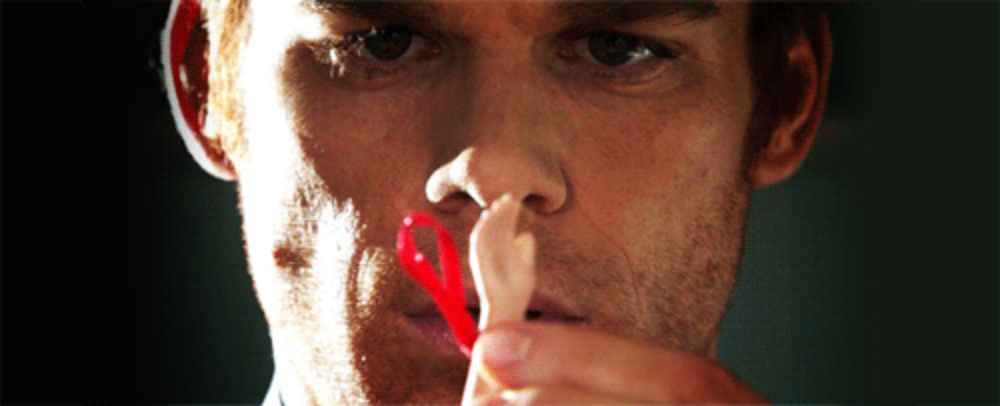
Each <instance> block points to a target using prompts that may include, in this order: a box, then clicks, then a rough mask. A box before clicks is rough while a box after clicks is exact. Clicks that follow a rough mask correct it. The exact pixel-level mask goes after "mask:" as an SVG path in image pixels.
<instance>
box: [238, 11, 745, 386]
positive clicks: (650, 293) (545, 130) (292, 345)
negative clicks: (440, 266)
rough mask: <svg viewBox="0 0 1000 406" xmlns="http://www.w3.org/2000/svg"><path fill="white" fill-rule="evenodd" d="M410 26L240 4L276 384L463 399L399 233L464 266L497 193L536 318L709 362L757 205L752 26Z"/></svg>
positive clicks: (563, 17)
mask: <svg viewBox="0 0 1000 406" xmlns="http://www.w3.org/2000/svg"><path fill="white" fill-rule="evenodd" d="M406 4H408V5H403V6H385V5H383V6H364V5H356V6H351V7H348V6H337V5H332V4H331V5H324V4H319V5H314V4H307V5H302V4H299V3H298V2H297V1H256V2H253V3H252V4H251V6H250V15H249V17H248V18H250V26H251V27H252V28H251V35H250V37H249V39H248V42H247V44H246V48H245V49H244V51H243V53H242V56H241V57H242V60H241V61H240V63H241V70H242V72H241V77H240V83H241V85H242V88H243V95H242V96H243V100H244V106H243V107H244V115H245V122H244V128H245V134H244V137H245V148H246V149H245V154H244V155H243V156H242V158H241V159H239V160H237V161H236V165H237V171H238V173H239V186H240V192H241V206H242V212H243V216H244V222H245V233H246V239H247V251H248V256H249V260H250V264H251V269H252V274H253V279H254V282H255V285H256V289H257V291H258V296H259V299H260V302H261V304H262V307H263V309H264V312H265V314H266V316H267V319H268V323H269V324H270V328H271V335H272V340H273V345H274V347H275V352H276V363H277V368H278V371H279V377H282V376H283V377H285V378H281V379H297V380H300V381H301V383H303V384H304V385H306V386H308V387H309V388H310V389H309V390H310V391H312V393H311V395H312V396H316V397H317V398H321V399H344V400H351V399H356V397H358V396H364V397H368V398H369V399H375V400H380V401H388V402H401V401H419V400H421V399H422V400H434V401H447V400H448V399H452V400H457V399H458V398H459V397H460V396H461V388H462V384H463V382H464V378H465V371H466V368H467V365H468V361H467V359H466V358H465V357H464V356H463V355H462V354H461V353H460V352H459V351H458V349H457V347H456V346H455V345H454V344H453V343H450V342H448V341H447V339H445V338H444V337H446V336H447V330H446V329H445V327H444V324H443V322H441V321H440V319H437V318H436V317H435V316H434V314H433V312H432V311H430V310H429V309H431V307H430V303H431V302H430V298H429V297H428V296H427V294H426V293H424V292H423V291H421V290H420V289H419V288H418V287H417V286H416V285H415V284H414V283H412V282H411V281H410V280H408V279H407V277H406V276H405V275H404V273H403V272H402V271H401V269H400V267H399V265H398V264H397V262H396V260H395V250H394V246H395V233H396V231H397V229H398V227H399V224H400V221H401V219H402V218H403V216H404V215H405V214H407V213H408V212H411V211H414V210H419V211H426V212H429V213H431V214H432V215H434V216H435V217H436V218H437V219H439V220H440V221H441V222H442V223H443V224H445V225H446V226H447V227H448V228H449V229H450V230H451V232H452V233H453V235H454V236H455V239H456V240H457V242H458V244H459V248H460V251H461V253H462V255H463V256H467V249H466V248H467V246H468V235H469V232H470V230H471V228H472V226H473V224H474V223H475V221H476V220H477V219H478V217H479V214H480V212H481V210H482V209H483V208H484V207H485V206H486V205H488V204H489V203H490V202H491V201H493V200H494V199H496V198H498V197H499V196H500V195H502V194H503V193H506V192H509V193H512V194H514V195H515V197H516V198H518V199H521V200H523V201H524V203H525V205H526V209H525V210H524V211H523V212H524V214H523V217H522V218H521V222H520V224H521V228H522V229H524V230H530V231H531V232H532V233H533V234H534V235H535V238H536V239H537V241H538V250H537V252H538V258H537V264H538V267H537V271H536V273H537V281H538V283H537V287H536V292H534V294H535V298H536V299H537V301H536V302H534V304H533V305H532V306H533V310H532V311H530V313H532V314H531V315H530V316H531V317H539V318H541V319H543V320H546V321H551V322H572V323H583V324H586V325H589V326H592V327H594V328H597V329H601V330H605V331H608V332H612V333H614V334H617V335H621V336H624V337H627V338H631V339H636V340H644V341H649V342H654V343H657V344H660V345H662V346H665V347H668V348H673V349H680V350H687V351H692V352H695V353H699V354H702V355H704V354H707V353H708V352H709V349H710V346H711V344H712V342H713V340H714V338H715V335H716V332H717V328H718V325H719V323H720V321H721V319H722V317H723V314H724V312H725V308H726V304H727V301H728V297H729V294H730V292H731V290H732V287H733V281H734V277H735V272H736V269H737V267H738V263H739V256H740V251H741V246H742V239H743V227H744V220H745V212H746V206H747V198H748V190H749V185H748V183H747V181H746V180H745V177H744V173H743V171H742V168H743V165H742V164H743V158H744V156H743V155H744V154H743V145H744V139H745V136H746V129H747V125H748V123H749V120H750V115H751V109H752V100H751V99H752V97H751V81H750V72H749V63H748V55H747V51H746V46H745V44H746V43H745V38H746V20H747V18H748V17H747V14H748V7H747V6H746V5H740V4H731V3H725V4H721V5H718V10H717V11H713V10H709V9H705V8H704V7H702V6H700V5H697V6H692V5H676V4H674V5H663V4H651V3H643V4H640V5H631V6H625V7H617V8H615V7H611V8H604V9H598V8H595V7H593V6H591V7H587V6H582V5H579V4H572V3H565V2H551V3H550V2H524V3H512V2H485V3H471V2H443V3H434V4H415V3H406ZM372 27H380V29H378V30H374V31H372ZM352 34H353V35H352ZM420 237H421V235H420V234H419V233H418V238H420ZM424 237H426V235H424ZM429 245H430V244H423V245H422V248H423V249H424V251H425V252H432V251H433V247H432V246H429ZM432 257H433V255H432ZM465 265H466V266H465V279H466V283H467V286H468V288H469V289H470V292H469V293H470V294H469V296H470V297H474V296H475V294H474V292H473V291H471V289H472V287H471V278H470V277H469V275H468V266H467V261H466V264H465ZM595 350H599V349H595ZM287 377H293V378H287Z"/></svg>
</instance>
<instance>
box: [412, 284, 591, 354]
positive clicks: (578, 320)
mask: <svg viewBox="0 0 1000 406" xmlns="http://www.w3.org/2000/svg"><path fill="white" fill-rule="evenodd" d="M466 303H467V304H468V306H466V309H467V310H468V311H469V314H470V315H471V316H472V319H473V320H475V321H476V323H477V324H478V323H479V314H480V313H481V309H480V306H479V300H478V297H476V296H475V295H474V294H473V295H467V301H466ZM403 319H404V320H405V322H406V323H405V324H408V325H409V327H410V329H411V331H412V332H413V333H416V334H415V335H418V336H420V337H421V339H423V341H425V342H427V343H429V344H431V345H433V346H434V347H438V348H440V349H443V350H445V352H456V353H457V352H459V350H458V345H457V344H456V342H455V337H454V336H452V334H451V329H450V328H449V327H448V323H447V322H445V320H444V318H443V317H442V316H441V313H440V312H439V311H438V309H437V307H436V306H434V304H433V303H429V302H428V303H427V304H425V305H422V306H418V307H416V308H415V309H414V310H412V311H404V312H403ZM524 319H525V320H527V321H540V322H551V323H568V324H583V323H586V322H587V316H585V315H583V314H581V313H577V312H573V311H570V310H568V309H567V308H566V306H563V305H562V304H560V303H558V302H556V301H554V300H551V299H549V298H546V297H543V296H540V295H537V294H536V295H534V296H532V298H531V302H529V304H528V309H527V310H525V312H524Z"/></svg>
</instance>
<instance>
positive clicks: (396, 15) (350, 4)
mask: <svg viewBox="0 0 1000 406" xmlns="http://www.w3.org/2000/svg"><path fill="white" fill-rule="evenodd" d="M303 4H305V5H306V6H307V7H310V8H313V9H315V10H318V11H323V12H327V13H330V14H334V15H340V16H344V17H350V18H356V19H362V20H369V21H373V22H387V23H407V24H414V25H422V26H430V27H440V26H441V23H442V21H441V9H440V8H439V7H437V6H436V5H434V4H431V3H424V2H416V1H399V2H390V1H378V0H376V1H357V0H303Z"/></svg>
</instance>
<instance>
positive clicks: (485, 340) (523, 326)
mask: <svg viewBox="0 0 1000 406" xmlns="http://www.w3.org/2000/svg"><path fill="white" fill-rule="evenodd" d="M472 360H473V369H475V370H478V371H480V377H481V378H482V379H483V380H484V381H486V382H489V385H480V386H481V387H483V386H485V387H488V388H492V389H493V390H491V391H489V392H485V393H484V391H483V390H482V389H480V392H479V394H478V396H477V397H476V398H475V400H474V402H473V403H476V404H490V403H496V402H511V403H514V404H549V403H565V402H568V403H615V404H617V403H628V402H641V403H763V402H767V399H765V398H764V397H762V396H761V395H759V394H757V393H755V392H754V391H753V390H752V389H750V388H749V387H748V386H747V385H746V384H744V383H743V382H741V381H740V380H739V378H737V377H736V376H735V375H734V374H733V373H731V372H730V371H729V370H727V369H726V368H725V367H724V366H722V364H720V363H719V362H717V361H714V360H711V359H707V358H702V357H699V356H696V355H693V354H690V353H685V352H680V351H671V350H667V349H664V348H661V347H657V346H655V345H651V344H644V343H638V342H632V341H629V340H626V339H623V338H620V337H616V336H613V335H610V334H607V333H604V332H601V331H598V330H595V329H593V328H589V327H585V326H578V325H569V324H562V323H541V322H512V323H504V324H503V325H499V326H495V327H493V328H492V329H489V330H487V331H485V332H484V333H483V334H482V335H480V336H479V339H478V341H477V343H476V347H475V349H474V351H473V357H472Z"/></svg>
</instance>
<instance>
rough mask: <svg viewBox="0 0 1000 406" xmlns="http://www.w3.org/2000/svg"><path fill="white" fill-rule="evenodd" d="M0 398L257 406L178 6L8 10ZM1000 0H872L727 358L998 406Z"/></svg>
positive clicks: (772, 206)
mask: <svg viewBox="0 0 1000 406" xmlns="http://www.w3.org/2000/svg"><path fill="white" fill-rule="evenodd" d="M0 7H2V9H0V16H2V37H0V40H2V54H0V61H2V70H0V74H2V76H0V80H2V90H3V92H2V103H3V104H2V106H3V109H2V124H3V127H2V144H0V145H2V146H0V149H2V151H3V154H2V175H3V187H2V196H3V201H2V203H3V219H2V220H3V223H2V225H3V227H2V231H3V235H4V236H5V237H6V238H4V239H3V247H2V255H3V277H2V286H3V292H2V299H3V300H2V312H3V316H2V329H3V335H2V345H3V358H2V368H3V370H2V372H3V373H2V400H3V402H4V403H8V402H34V401H62V402H66V401H114V400H117V401H146V402H258V401H260V400H261V399H262V397H263V394H264V392H265V390H266V388H267V385H268V382H269V380H270V374H271V370H272V360H271V356H270V352H269V351H270V349H269V341H268V336H267V329H266V326H265V324H264V321H263V318H262V314H261V312H260V310H259V309H258V307H257V304H256V302H255V299H254V297H253V293H252V287H251V284H250V280H249V277H248V276H247V274H246V271H245V266H246V263H245V260H244V257H243V252H242V241H241V231H240V228H239V217H238V213H237V211H236V200H235V190H234V187H233V186H232V184H229V183H224V182H221V181H217V180H215V179H213V178H211V177H209V176H208V175H206V174H204V173H202V172H201V171H200V169H198V167H197V166H196V165H195V164H194V162H193V161H192V160H191V159H190V158H189V157H188V155H187V152H186V151H185V150H184V147H183V144H182V142H181V139H180V137H179V136H177V134H176V132H175V130H174V127H173V124H172V122H171V119H170V117H169V114H168V107H167V103H166V99H165V97H164V96H163V94H162V93H161V91H160V88H159V86H160V85H159V79H158V78H157V76H156V74H155V73H154V71H153V70H152V69H151V67H150V65H149V59H150V57H151V56H152V55H153V54H154V53H155V51H154V49H155V44H156V41H157V39H158V36H157V35H158V30H159V28H160V27H161V26H162V25H163V22H164V21H165V18H166V13H167V2H165V1H139V2H81V1H63V2H39V1H33V2H29V1H13V2H12V1H4V2H3V3H2V6H0ZM998 18H1000V12H998V5H997V4H996V3H994V2H975V3H973V2H882V1H879V2H851V3H845V4H843V5H842V6H841V8H840V9H839V10H837V11H836V12H835V14H834V15H833V22H834V28H835V30H836V33H835V62H834V70H833V76H832V83H831V95H830V103H829V111H828V115H827V119H826V121H825V122H824V125H823V128H822V131H821V138H820V140H819V141H818V142H817V145H816V148H815V149H814V151H813V153H812V154H811V155H810V157H809V158H808V160H807V161H806V163H805V165H804V167H803V168H802V171H801V172H800V173H799V174H798V175H796V176H795V177H794V178H793V179H791V180H790V181H789V182H786V183H784V184H781V185H778V186H775V187H772V188H768V189H764V190H761V191H758V192H757V193H756V194H755V195H754V200H753V208H752V214H751V218H750V226H749V231H748V232H749V241H748V244H747V248H746V260H745V266H744V267H743V268H742V271H741V272H742V276H741V277H742V279H741V281H740V284H739V286H738V288H737V291H736V294H735V297H734V299H733V309H732V311H731V312H730V314H729V315H728V316H727V319H726V321H725V325H724V331H723V336H722V339H721V342H720V350H719V354H720V357H721V358H722V360H723V361H724V362H725V363H727V364H728V365H730V366H731V367H732V369H733V370H734V371H736V372H737V373H738V374H739V375H740V376H742V377H744V378H745V379H747V380H748V381H749V382H750V383H751V384H752V385H754V386H755V387H757V388H759V389H760V390H762V391H763V392H764V393H765V394H766V395H768V396H769V397H771V398H772V399H773V400H776V401H781V402H805V401H808V402H831V401H878V402H884V401H903V402H913V401H922V402H943V401H949V402H988V403H996V402H998V389H997V382H998V376H997V361H998V354H997V341H998V339H997V321H998V317H997V309H998V301H997V288H998V280H997V279H998V278H997V273H998V272H997V271H998V239H997V231H998V224H1000V223H998V217H997V211H998V204H997V188H998V179H997V175H998V166H997V156H998V152H1000V150H998V142H997V140H998V103H997V101H998V100H997V95H998V81H997V76H998V64H997V53H998V37H1000V35H998V34H1000V33H998V28H997V21H998Z"/></svg>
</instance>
